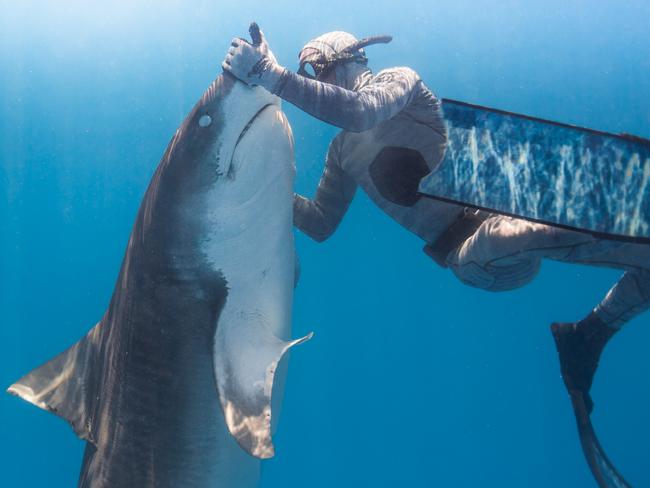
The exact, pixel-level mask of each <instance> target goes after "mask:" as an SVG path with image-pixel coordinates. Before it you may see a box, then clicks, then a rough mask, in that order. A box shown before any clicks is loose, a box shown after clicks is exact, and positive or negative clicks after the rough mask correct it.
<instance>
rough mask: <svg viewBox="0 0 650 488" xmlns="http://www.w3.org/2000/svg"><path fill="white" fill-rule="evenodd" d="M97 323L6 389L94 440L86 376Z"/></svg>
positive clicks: (90, 391) (92, 357)
mask: <svg viewBox="0 0 650 488" xmlns="http://www.w3.org/2000/svg"><path fill="white" fill-rule="evenodd" d="M98 329H99V324H98V325H96V326H95V327H94V328H93V329H92V330H91V331H90V332H89V333H88V334H87V335H86V337H84V338H83V339H81V340H80V341H79V342H77V343H76V344H75V345H74V346H72V347H70V348H69V349H67V350H66V351H64V352H62V353H61V354H59V355H58V356H56V357H55V358H54V359H52V360H51V361H49V362H47V363H45V364H44V365H43V366H41V367H40V368H37V369H35V370H33V371H32V372H30V373H28V374H27V375H25V376H23V377H22V378H21V379H20V380H18V381H17V382H16V383H14V384H13V385H11V386H10V387H9V388H8V389H7V392H8V393H11V394H13V395H16V396H18V397H20V398H22V399H23V400H25V401H27V402H29V403H32V404H33V405H36V406H37V407H39V408H42V409H44V410H47V411H48V412H52V413H54V414H56V415H58V416H59V417H61V418H63V419H65V420H67V421H68V422H69V423H70V425H71V426H72V429H73V430H74V431H75V433H76V434H77V435H78V436H79V437H80V438H82V439H85V440H87V441H89V442H94V440H93V436H92V433H91V432H92V421H91V417H90V415H91V412H92V409H91V402H92V401H93V400H94V397H95V395H94V392H93V390H92V388H90V386H89V383H90V382H89V381H87V376H88V374H89V371H90V370H91V367H92V364H93V362H94V357H95V341H94V338H95V337H96V335H97V333H98Z"/></svg>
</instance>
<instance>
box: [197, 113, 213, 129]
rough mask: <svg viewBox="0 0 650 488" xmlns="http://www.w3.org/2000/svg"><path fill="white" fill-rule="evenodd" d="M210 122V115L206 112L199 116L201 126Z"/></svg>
mask: <svg viewBox="0 0 650 488" xmlns="http://www.w3.org/2000/svg"><path fill="white" fill-rule="evenodd" d="M211 123H212V117H210V116H209V115H208V114H205V115H202V116H201V118H200V119H199V125H200V126H201V127H207V126H209V125H210V124H211Z"/></svg>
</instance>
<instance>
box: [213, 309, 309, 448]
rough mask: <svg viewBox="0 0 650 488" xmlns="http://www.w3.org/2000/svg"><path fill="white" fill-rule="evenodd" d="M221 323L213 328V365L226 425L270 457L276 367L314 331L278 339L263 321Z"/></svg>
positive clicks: (247, 444) (244, 444) (240, 439)
mask: <svg viewBox="0 0 650 488" xmlns="http://www.w3.org/2000/svg"><path fill="white" fill-rule="evenodd" d="M239 325H241V327H237V324H233V325H231V326H230V327H229V326H227V325H225V324H224V325H223V326H220V327H218V328H217V336H216V339H215V349H214V369H215V376H216V380H217V387H218V389H219V400H220V401H221V408H222V409H223V414H224V416H225V421H226V425H227V426H228V430H229V431H230V433H231V434H232V436H233V437H234V438H235V439H236V440H237V442H238V443H239V445H240V446H241V447H242V448H243V449H244V450H245V451H246V452H248V453H249V454H250V455H252V456H255V457H258V458H261V459H266V458H270V457H273V455H274V453H275V452H274V448H273V442H272V440H271V413H272V412H271V398H272V393H273V391H272V390H273V381H274V378H275V372H276V369H277V367H278V364H279V362H280V360H281V359H282V356H284V354H285V353H286V352H287V351H288V350H289V349H290V348H292V347H293V346H295V345H297V344H301V343H303V342H305V341H307V340H309V339H311V337H312V335H313V333H310V334H308V335H306V336H305V337H302V338H300V339H296V340H294V341H288V342H287V341H283V340H281V339H278V338H277V337H276V336H275V335H274V334H273V333H271V331H270V330H269V329H268V327H266V326H265V325H264V324H262V323H260V322H257V321H246V324H245V325H244V324H241V323H240V324H239Z"/></svg>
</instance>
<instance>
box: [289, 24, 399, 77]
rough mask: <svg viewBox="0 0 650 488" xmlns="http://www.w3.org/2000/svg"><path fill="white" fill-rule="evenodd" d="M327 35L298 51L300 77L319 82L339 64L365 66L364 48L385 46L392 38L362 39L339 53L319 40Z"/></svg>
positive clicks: (382, 36)
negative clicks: (352, 63)
mask: <svg viewBox="0 0 650 488" xmlns="http://www.w3.org/2000/svg"><path fill="white" fill-rule="evenodd" d="M327 35H328V34H325V35H324V36H321V37H320V38H317V39H315V40H313V41H310V42H309V43H307V45H305V47H304V48H303V49H302V50H301V51H300V53H299V55H298V56H299V58H300V66H299V68H298V74H299V75H300V76H304V77H306V78H309V79H312V80H318V81H321V80H323V79H325V78H327V76H328V75H329V74H330V73H331V72H332V71H333V70H334V69H336V67H337V66H340V65H341V64H345V63H349V62H357V63H360V64H366V63H367V62H368V58H367V57H366V54H365V52H364V51H363V48H364V47H367V46H370V45H372V44H387V43H389V42H390V41H392V40H393V37H392V36H388V35H380V36H371V37H364V38H363V39H360V40H356V41H354V42H353V43H352V44H350V45H349V46H347V47H345V48H343V49H342V50H340V51H339V52H336V50H335V49H334V47H333V46H331V45H330V44H329V43H326V42H324V41H322V40H321V38H323V37H325V36H327ZM350 37H352V36H350ZM325 50H327V51H330V52H329V53H326V52H324V51H325ZM309 69H311V72H310V71H308V70H309Z"/></svg>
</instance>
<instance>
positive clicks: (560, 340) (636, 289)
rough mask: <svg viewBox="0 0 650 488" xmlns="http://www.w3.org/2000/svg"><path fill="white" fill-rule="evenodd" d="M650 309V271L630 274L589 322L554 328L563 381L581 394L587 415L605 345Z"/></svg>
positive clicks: (585, 320)
mask: <svg viewBox="0 0 650 488" xmlns="http://www.w3.org/2000/svg"><path fill="white" fill-rule="evenodd" d="M648 308H650V271H648V270H644V269H636V270H634V269H633V270H630V271H627V272H626V273H625V274H624V275H623V277H622V278H621V279H620V280H619V281H618V283H616V284H615V285H614V287H612V289H611V290H610V291H609V292H608V293H607V296H605V298H604V299H603V301H602V302H601V303H600V304H599V305H598V306H597V307H596V308H595V309H594V310H593V312H591V313H590V314H589V315H588V316H587V317H586V318H584V319H583V320H581V321H579V322H576V323H557V324H553V325H552V326H551V332H552V333H553V338H554V339H555V345H556V347H557V351H558V354H559V356H560V368H561V370H562V378H563V379H564V383H565V385H566V387H567V390H568V391H569V393H571V394H575V393H580V394H582V397H583V399H584V403H585V407H586V409H587V413H591V411H592V409H593V401H592V399H591V395H590V394H589V391H590V389H591V384H592V382H593V379H594V374H595V373H596V369H597V368H598V363H599V361H600V356H601V354H602V352H603V349H604V348H605V345H606V344H607V342H608V341H609V339H611V338H612V336H613V335H614V334H615V333H616V332H617V331H618V330H620V328H621V327H622V326H623V325H624V324H625V323H627V322H628V321H629V320H631V319H632V318H633V317H635V316H637V315H638V314H640V313H642V312H643V311H645V310H647V309H648Z"/></svg>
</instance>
